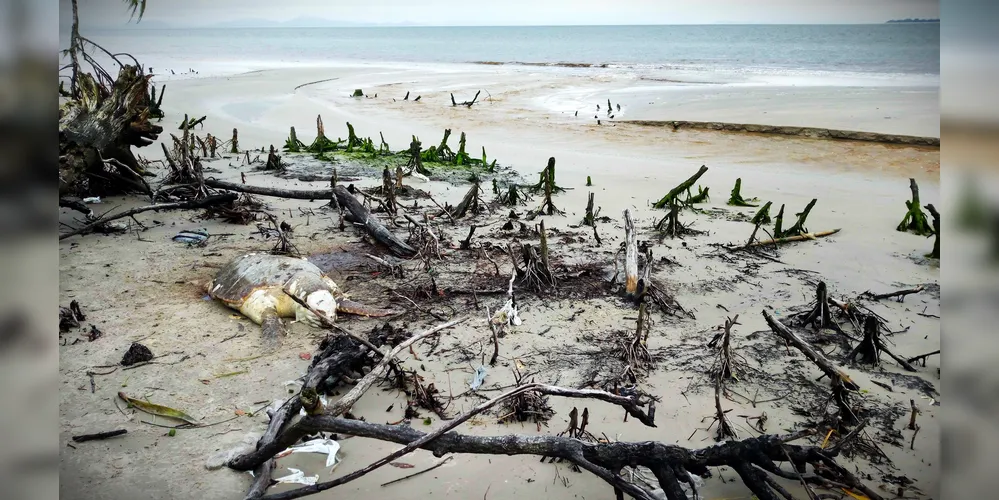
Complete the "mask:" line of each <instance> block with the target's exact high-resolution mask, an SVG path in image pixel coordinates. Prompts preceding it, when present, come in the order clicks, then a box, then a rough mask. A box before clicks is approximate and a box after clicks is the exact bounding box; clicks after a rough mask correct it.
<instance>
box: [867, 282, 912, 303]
mask: <svg viewBox="0 0 999 500" xmlns="http://www.w3.org/2000/svg"><path fill="white" fill-rule="evenodd" d="M922 291H923V286H922V285H920V286H917V287H915V288H907V289H905V290H898V291H895V292H890V293H879V294H872V293H867V294H866V295H869V296H870V297H871V298H872V299H874V300H883V299H898V301H899V302H902V301H903V300H904V299H905V296H906V295H911V294H914V293H919V292H922Z"/></svg>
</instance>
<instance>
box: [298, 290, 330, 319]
mask: <svg viewBox="0 0 999 500" xmlns="http://www.w3.org/2000/svg"><path fill="white" fill-rule="evenodd" d="M305 303H306V304H309V307H311V308H312V309H313V310H315V311H316V312H318V313H320V314H322V315H323V316H325V317H326V319H328V320H329V321H330V322H331V323H332V322H334V321H336V307H337V305H336V299H334V298H333V294H331V293H330V292H329V291H328V290H318V291H315V292H312V293H310V294H309V295H307V296H306V297H305ZM295 320H296V321H303V322H305V323H306V324H308V325H309V326H311V327H313V328H321V327H322V326H323V324H322V321H320V320H319V318H317V317H316V315H315V314H312V312H310V311H309V310H308V309H306V308H304V307H301V306H298V307H297V308H296V310H295Z"/></svg>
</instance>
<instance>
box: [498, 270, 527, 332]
mask: <svg viewBox="0 0 999 500" xmlns="http://www.w3.org/2000/svg"><path fill="white" fill-rule="evenodd" d="M516 278H517V273H514V274H513V275H512V276H510V288H509V290H507V292H506V294H507V296H508V297H509V298H508V299H507V300H506V304H504V305H503V307H502V308H500V309H499V310H498V311H496V314H494V315H493V317H492V322H493V324H495V325H501V324H504V323H505V324H506V325H507V326H510V325H513V326H520V324H521V322H522V321H521V319H520V315H519V314H518V313H517V306H516V304H515V303H514V298H513V282H514V280H516Z"/></svg>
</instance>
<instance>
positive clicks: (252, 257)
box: [206, 253, 395, 343]
mask: <svg viewBox="0 0 999 500" xmlns="http://www.w3.org/2000/svg"><path fill="white" fill-rule="evenodd" d="M206 288H207V292H208V296H209V297H211V298H213V299H218V300H220V301H222V302H223V303H225V305H227V306H229V307H231V308H233V309H235V310H237V311H239V312H240V313H242V314H243V316H246V317H247V318H249V319H250V321H253V322H254V323H256V324H258V325H260V327H261V330H262V331H263V334H264V338H265V339H266V340H267V341H269V342H272V343H276V342H278V339H279V338H280V337H281V336H283V335H284V334H285V333H286V330H285V326H284V323H282V322H281V318H290V317H294V318H295V321H304V322H305V323H306V324H308V325H310V326H313V327H317V328H318V327H320V326H322V323H321V322H320V320H319V318H318V317H317V316H316V315H315V314H313V313H312V312H310V311H309V310H308V309H306V308H304V307H302V306H301V305H300V304H298V303H297V302H295V300H294V299H292V298H291V297H289V296H288V294H286V293H285V292H284V289H285V288H287V289H288V291H289V292H291V293H292V294H294V295H295V296H296V297H298V298H299V299H301V300H302V301H303V302H305V303H306V304H309V306H311V307H312V308H313V309H315V310H316V311H318V312H320V313H322V314H324V315H325V316H326V318H327V319H329V320H330V321H335V320H336V315H337V312H341V313H347V314H355V315H359V316H371V317H381V316H388V315H391V314H395V312H394V311H388V310H382V309H374V308H370V307H367V306H364V305H362V304H358V303H357V302H354V301H351V300H348V299H346V298H345V297H343V294H342V293H340V290H339V288H338V287H337V285H336V283H335V282H334V281H333V280H331V279H330V278H329V277H328V276H326V275H325V274H323V272H322V270H320V269H319V268H318V267H316V265H315V264H313V263H311V262H309V261H308V260H306V259H304V258H296V257H287V256H281V255H271V254H268V253H249V254H245V255H241V256H239V257H236V258H235V259H233V260H231V261H229V262H228V263H227V264H226V265H225V266H223V267H222V269H220V270H219V272H218V274H217V275H216V276H215V278H214V279H213V280H211V281H209V282H208V285H207V286H206Z"/></svg>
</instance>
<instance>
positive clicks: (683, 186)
mask: <svg viewBox="0 0 999 500" xmlns="http://www.w3.org/2000/svg"><path fill="white" fill-rule="evenodd" d="M707 171H708V167H707V166H705V165H701V168H700V169H698V170H697V173H696V174H694V175H693V176H691V177H690V178H689V179H687V180H685V181H683V182H681V183H680V185H678V186H677V187H675V188H673V189H672V190H670V192H669V193H666V196H663V197H662V199H660V200H659V201H657V202H656V203H655V204H654V205H652V206H653V207H655V208H666V207H667V206H668V205H669V203H670V200H672V199H674V198H676V197H677V196H679V195H680V193H683V192H686V191H687V190H688V189H690V187H691V186H693V185H694V183H695V182H697V179H700V178H701V176H702V175H704V172H707Z"/></svg>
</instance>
